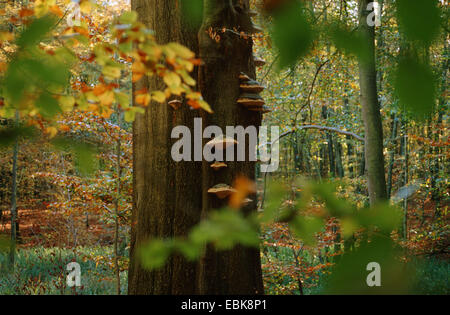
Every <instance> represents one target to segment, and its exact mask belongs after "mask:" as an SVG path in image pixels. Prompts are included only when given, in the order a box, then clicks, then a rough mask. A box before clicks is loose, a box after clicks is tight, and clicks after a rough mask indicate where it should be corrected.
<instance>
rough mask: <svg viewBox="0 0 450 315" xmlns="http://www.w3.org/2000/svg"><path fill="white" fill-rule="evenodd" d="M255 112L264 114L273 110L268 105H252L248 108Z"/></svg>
mask: <svg viewBox="0 0 450 315" xmlns="http://www.w3.org/2000/svg"><path fill="white" fill-rule="evenodd" d="M247 109H248V110H251V111H254V112H261V113H262V114H266V113H270V112H271V111H272V110H271V109H270V108H269V107H267V106H251V107H248V108H247Z"/></svg>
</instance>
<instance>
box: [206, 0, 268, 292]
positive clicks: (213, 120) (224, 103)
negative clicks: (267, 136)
mask: <svg viewBox="0 0 450 315" xmlns="http://www.w3.org/2000/svg"><path fill="white" fill-rule="evenodd" d="M248 9H249V1H248V0H240V1H237V0H204V19H203V24H202V27H201V29H200V32H199V50H200V58H201V59H202V61H203V62H204V64H203V65H202V66H200V69H199V86H200V91H201V92H202V95H203V97H204V98H205V100H206V101H207V102H208V103H209V104H210V105H211V107H212V109H213V111H214V113H213V114H212V115H210V114H204V115H203V120H204V126H209V125H216V126H219V127H220V128H222V130H223V131H225V127H226V126H243V127H244V128H246V127H248V126H255V127H256V128H258V127H259V126H260V124H261V114H260V113H259V112H253V111H249V110H247V109H246V108H244V107H243V106H240V105H239V104H237V103H236V101H237V99H238V98H239V95H240V91H239V85H240V82H239V74H240V73H241V72H244V73H246V74H247V75H248V76H250V77H252V78H255V65H254V62H253V57H252V56H253V51H252V39H251V38H250V37H249V38H242V37H240V36H239V35H238V34H236V32H234V31H233V29H234V28H236V29H238V30H239V31H244V32H246V33H250V32H251V29H252V23H251V20H250V17H249V15H248V14H247V12H248ZM224 28H225V29H226V31H225V32H222V29H224ZM208 30H212V31H213V32H216V33H217V35H218V36H219V37H216V38H214V39H213V38H211V36H210V35H211V33H210V32H208ZM248 140H249V139H248V137H246V142H247V141H248ZM247 143H248V142H247ZM247 143H246V144H247ZM252 149H253V148H252ZM248 154H249V146H248V145H246V159H245V161H242V162H237V161H236V159H235V161H233V162H230V161H227V162H226V163H227V165H228V167H227V168H225V169H222V170H221V171H219V172H214V171H212V169H211V167H210V163H208V162H206V161H204V162H203V207H202V215H203V216H207V214H208V213H209V212H210V211H211V210H212V209H219V208H222V207H224V206H225V205H226V201H223V200H219V199H217V198H216V197H215V196H214V195H211V194H208V193H207V190H208V189H209V188H210V187H212V186H214V185H216V184H220V183H224V184H229V185H232V184H233V181H234V179H235V178H236V176H238V175H243V176H246V177H247V178H250V179H254V177H255V162H251V161H249V159H248ZM235 158H236V152H235ZM250 198H252V199H253V200H254V201H253V202H252V203H251V204H250V205H248V206H246V207H245V208H244V209H243V211H244V213H249V212H252V211H255V210H256V196H250ZM199 268H200V269H199V277H198V284H199V293H200V294H263V283H262V272H261V263H260V253H259V249H257V248H246V247H243V246H237V247H235V248H234V249H232V250H229V251H224V252H217V251H215V250H214V249H213V248H212V247H208V248H207V250H206V253H205V255H204V257H202V259H201V261H200V263H199Z"/></svg>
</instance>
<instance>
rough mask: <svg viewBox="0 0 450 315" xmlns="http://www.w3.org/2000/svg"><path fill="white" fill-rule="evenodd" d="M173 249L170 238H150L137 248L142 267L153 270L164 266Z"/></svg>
mask: <svg viewBox="0 0 450 315" xmlns="http://www.w3.org/2000/svg"><path fill="white" fill-rule="evenodd" d="M172 250H173V242H172V241H171V240H160V239H155V240H150V241H149V242H148V243H147V244H145V245H143V246H142V247H141V248H140V249H139V254H138V255H139V258H140V261H141V263H142V266H143V267H144V268H147V269H150V270H153V269H158V268H161V267H163V266H164V264H165V263H166V261H167V259H168V258H169V256H170V255H171V253H172Z"/></svg>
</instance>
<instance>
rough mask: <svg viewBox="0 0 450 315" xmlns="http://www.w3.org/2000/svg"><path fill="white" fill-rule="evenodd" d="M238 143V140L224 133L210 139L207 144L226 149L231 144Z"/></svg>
mask: <svg viewBox="0 0 450 315" xmlns="http://www.w3.org/2000/svg"><path fill="white" fill-rule="evenodd" d="M235 144H238V142H237V141H236V140H234V139H232V138H228V137H226V136H224V135H220V136H218V137H215V138H214V139H212V140H210V141H208V142H207V143H206V144H205V146H208V147H214V149H215V150H224V149H226V148H228V147H229V146H231V145H235Z"/></svg>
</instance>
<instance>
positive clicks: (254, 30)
mask: <svg viewBox="0 0 450 315" xmlns="http://www.w3.org/2000/svg"><path fill="white" fill-rule="evenodd" d="M262 32H263V29H262V28H261V27H259V26H258V25H255V24H253V25H252V29H251V31H250V33H251V34H258V33H262Z"/></svg>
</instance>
